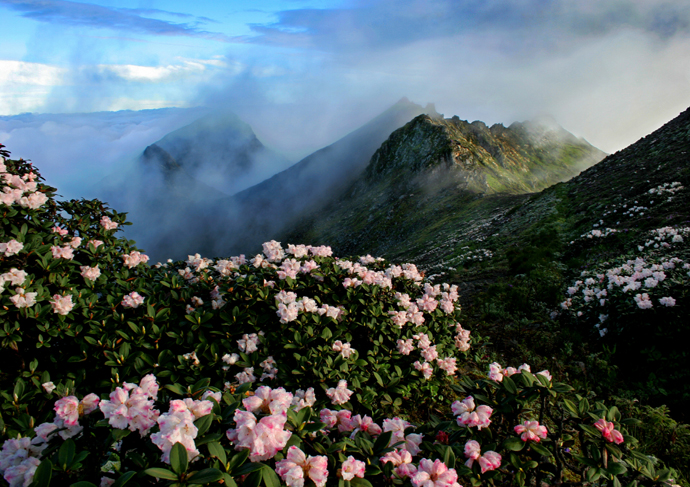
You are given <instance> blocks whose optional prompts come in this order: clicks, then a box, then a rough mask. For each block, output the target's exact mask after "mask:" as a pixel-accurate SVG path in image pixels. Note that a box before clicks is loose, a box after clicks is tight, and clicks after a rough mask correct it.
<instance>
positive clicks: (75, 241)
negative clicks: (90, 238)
mask: <svg viewBox="0 0 690 487" xmlns="http://www.w3.org/2000/svg"><path fill="white" fill-rule="evenodd" d="M68 245H69V246H70V247H72V248H73V249H76V248H77V247H79V246H80V245H81V237H74V238H72V240H70V242H69V244H68Z"/></svg>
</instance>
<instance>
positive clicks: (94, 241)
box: [89, 240, 103, 249]
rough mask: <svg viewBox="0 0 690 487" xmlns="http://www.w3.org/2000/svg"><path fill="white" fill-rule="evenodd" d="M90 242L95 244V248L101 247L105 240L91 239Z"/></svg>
mask: <svg viewBox="0 0 690 487" xmlns="http://www.w3.org/2000/svg"><path fill="white" fill-rule="evenodd" d="M89 243H90V244H91V245H93V248H94V249H97V248H98V247H100V246H101V245H103V241H102V240H89Z"/></svg>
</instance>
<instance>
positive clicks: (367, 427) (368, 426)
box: [350, 414, 381, 438]
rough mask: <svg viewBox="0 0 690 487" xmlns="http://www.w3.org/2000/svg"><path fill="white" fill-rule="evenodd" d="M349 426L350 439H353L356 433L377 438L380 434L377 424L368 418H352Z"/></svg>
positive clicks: (358, 416)
mask: <svg viewBox="0 0 690 487" xmlns="http://www.w3.org/2000/svg"><path fill="white" fill-rule="evenodd" d="M350 426H351V427H352V435H351V437H353V438H354V435H355V434H356V433H357V432H358V431H365V432H367V433H369V434H370V435H371V436H378V435H380V434H381V427H380V426H379V425H378V424H376V423H374V420H373V419H372V418H370V417H369V416H364V417H362V416H361V415H359V414H358V415H356V416H352V419H351V420H350Z"/></svg>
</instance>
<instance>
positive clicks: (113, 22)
mask: <svg viewBox="0 0 690 487" xmlns="http://www.w3.org/2000/svg"><path fill="white" fill-rule="evenodd" d="M0 5H4V6H6V7H8V8H10V9H12V10H15V11H18V12H21V15H22V16H23V17H26V18H30V19H33V20H37V21H39V22H47V23H51V24H62V25H70V26H80V27H95V28H107V29H113V30H123V31H130V32H137V33H141V34H149V35H164V36H191V37H203V38H207V39H213V40H217V41H223V42H227V41H228V40H229V38H228V37H227V36H226V35H224V34H222V33H218V32H209V31H206V30H202V29H199V28H198V27H197V26H198V25H200V24H202V23H204V22H207V21H208V20H209V19H203V20H202V19H200V18H197V20H196V21H195V22H194V23H191V24H190V23H172V22H168V21H165V20H159V19H154V18H150V17H144V16H143V15H140V14H160V13H165V14H168V15H174V16H183V17H187V15H186V14H177V13H174V12H166V11H163V10H153V9H124V8H111V7H105V6H102V5H93V4H90V3H82V2H72V1H67V0H0ZM190 17H191V16H190Z"/></svg>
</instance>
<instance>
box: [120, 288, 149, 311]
mask: <svg viewBox="0 0 690 487" xmlns="http://www.w3.org/2000/svg"><path fill="white" fill-rule="evenodd" d="M143 303H144V297H143V296H140V295H139V293H138V292H136V291H134V292H131V293H129V294H127V295H125V296H124V297H123V298H122V306H123V307H125V308H138V307H139V306H140V305H141V304H143Z"/></svg>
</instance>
